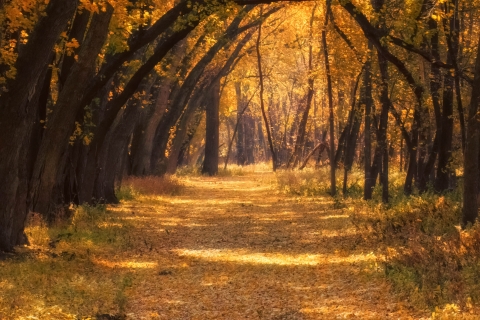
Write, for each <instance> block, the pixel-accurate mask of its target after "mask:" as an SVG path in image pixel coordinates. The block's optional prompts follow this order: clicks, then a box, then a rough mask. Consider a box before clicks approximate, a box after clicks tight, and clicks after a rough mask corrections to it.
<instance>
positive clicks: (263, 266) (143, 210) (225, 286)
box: [116, 173, 419, 319]
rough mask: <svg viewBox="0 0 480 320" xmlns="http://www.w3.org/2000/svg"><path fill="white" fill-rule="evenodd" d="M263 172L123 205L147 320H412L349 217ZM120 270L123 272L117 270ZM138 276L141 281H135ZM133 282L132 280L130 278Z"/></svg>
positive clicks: (134, 306) (137, 311)
mask: <svg viewBox="0 0 480 320" xmlns="http://www.w3.org/2000/svg"><path fill="white" fill-rule="evenodd" d="M273 179H274V176H273V175H272V174H270V173H264V174H262V173H255V174H249V175H247V176H239V177H223V178H222V177H219V178H188V179H185V180H184V183H185V184H186V188H185V190H184V191H183V192H182V193H181V195H179V196H173V197H162V198H160V199H144V200H141V201H136V202H132V203H126V204H125V205H123V206H122V208H121V209H122V210H123V211H125V212H127V213H129V212H130V211H132V213H134V214H132V217H131V219H132V221H135V226H136V227H135V231H134V232H135V236H134V237H133V239H132V241H133V243H134V247H136V248H140V247H141V248H143V249H141V250H140V252H138V251H137V252H136V253H135V254H132V255H131V256H130V257H129V258H128V261H122V258H123V259H124V258H125V256H123V257H118V259H119V260H118V261H117V262H116V263H117V266H119V267H120V268H122V266H123V267H124V268H130V269H131V272H132V273H137V274H139V276H138V277H137V278H138V279H142V280H141V281H140V283H136V284H135V285H134V286H132V287H131V288H130V289H129V292H128V296H129V300H128V304H127V308H126V313H127V315H129V317H131V318H135V319H138V318H145V319H155V318H157V319H343V318H354V319H418V318H419V316H418V315H414V314H413V313H412V312H411V311H409V309H408V308H407V307H406V306H405V305H404V304H403V303H402V302H399V301H398V300H396V299H395V298H394V297H393V296H392V294H391V293H389V291H388V286H387V285H386V284H385V283H384V281H383V280H382V277H381V272H382V271H381V270H380V269H379V268H376V266H375V260H376V258H375V256H374V255H373V254H372V253H371V252H372V251H373V248H371V247H370V248H369V245H368V242H366V241H365V240H364V239H363V237H362V236H361V235H360V234H357V233H356V231H355V228H354V227H353V226H352V225H351V223H350V220H349V217H348V215H347V214H346V212H347V211H342V210H341V209H339V210H335V209H333V203H332V202H331V199H328V198H316V199H310V198H308V199H307V198H295V197H288V196H285V195H283V194H278V193H277V191H276V190H275V189H274V186H273V184H272V181H273ZM123 271H124V270H123ZM140 275H142V276H140ZM137 282H138V281H137Z"/></svg>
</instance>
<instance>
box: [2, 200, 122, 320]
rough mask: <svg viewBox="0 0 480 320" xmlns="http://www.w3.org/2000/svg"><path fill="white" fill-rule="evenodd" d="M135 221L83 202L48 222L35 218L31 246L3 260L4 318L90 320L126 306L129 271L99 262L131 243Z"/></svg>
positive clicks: (30, 230)
mask: <svg viewBox="0 0 480 320" xmlns="http://www.w3.org/2000/svg"><path fill="white" fill-rule="evenodd" d="M129 230H130V225H129V224H128V223H127V222H126V221H125V220H123V219H121V218H119V217H118V216H117V215H116V214H113V213H112V212H110V211H108V210H107V208H106V207H105V206H97V207H90V206H79V207H78V208H75V209H74V213H73V215H72V217H71V219H70V220H69V221H63V222H57V223H56V224H55V225H53V226H49V227H48V226H47V225H46V224H45V223H44V222H43V220H42V219H41V217H40V216H39V215H38V214H31V216H30V217H29V222H28V226H27V228H26V234H27V236H28V239H29V241H30V246H29V247H26V248H19V249H18V250H17V253H16V254H15V255H13V256H9V257H4V259H3V260H1V261H0V292H1V294H0V319H89V318H92V319H93V318H94V317H95V315H97V314H120V313H122V312H123V311H124V309H125V304H126V303H127V298H126V295H125V277H126V275H124V272H117V273H114V272H112V270H111V269H106V268H104V267H102V266H100V265H98V263H97V261H96V257H97V256H98V255H99V254H102V255H103V254H110V255H111V256H113V255H114V253H115V252H116V251H118V250H125V249H127V248H128V247H129Z"/></svg>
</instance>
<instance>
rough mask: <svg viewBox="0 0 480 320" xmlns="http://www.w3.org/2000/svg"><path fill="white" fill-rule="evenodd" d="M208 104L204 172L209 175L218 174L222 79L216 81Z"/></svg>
mask: <svg viewBox="0 0 480 320" xmlns="http://www.w3.org/2000/svg"><path fill="white" fill-rule="evenodd" d="M209 95H210V99H209V103H208V104H207V106H206V109H207V111H206V114H207V116H206V119H207V122H206V136H205V159H204V160H203V168H202V173H203V174H208V175H209V176H215V175H217V174H218V148H219V141H220V132H219V129H220V81H218V80H217V81H216V82H215V83H214V85H213V87H212V88H211V91H210V92H209Z"/></svg>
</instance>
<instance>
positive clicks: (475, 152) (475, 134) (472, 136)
mask: <svg viewBox="0 0 480 320" xmlns="http://www.w3.org/2000/svg"><path fill="white" fill-rule="evenodd" d="M479 103H480V38H479V41H478V46H477V58H476V62H475V77H474V80H473V87H472V96H471V99H470V108H469V112H468V119H467V120H468V121H467V140H466V145H465V157H464V164H463V167H464V173H463V181H464V187H463V211H462V226H463V227H466V226H467V225H468V224H473V223H475V221H476V219H477V217H478V194H479V192H478V190H479V189H478V171H479V165H478V163H479V140H480V139H479V129H480V128H479V121H480V117H479V115H478V105H479Z"/></svg>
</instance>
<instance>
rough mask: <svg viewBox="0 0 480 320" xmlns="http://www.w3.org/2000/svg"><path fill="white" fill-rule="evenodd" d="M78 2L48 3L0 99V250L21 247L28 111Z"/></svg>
mask: <svg viewBox="0 0 480 320" xmlns="http://www.w3.org/2000/svg"><path fill="white" fill-rule="evenodd" d="M76 6H77V1H76V0H68V1H65V0H51V1H50V2H49V4H48V5H47V8H46V11H45V13H46V14H45V16H44V17H42V18H41V19H40V21H39V22H38V23H37V25H36V26H35V28H34V30H33V31H32V32H31V34H30V36H29V41H28V42H27V44H26V45H25V46H24V47H23V49H22V50H21V52H20V53H19V56H18V58H17V61H16V63H15V68H16V69H17V74H16V78H15V79H9V80H7V83H6V85H7V88H8V92H4V93H2V96H1V99H0V157H1V161H0V203H1V204H2V205H1V207H0V250H1V251H11V250H13V247H14V246H15V245H18V244H21V243H23V242H24V241H25V238H24V235H23V230H24V226H25V218H26V215H27V210H28V204H27V194H28V190H27V188H28V178H29V174H28V172H27V167H28V164H27V162H28V159H26V157H27V154H28V147H29V143H30V141H29V139H30V137H31V132H32V125H33V122H34V117H35V113H36V112H37V110H36V109H34V108H35V107H36V106H32V107H30V108H26V105H27V104H28V103H29V100H30V99H31V98H32V97H33V95H34V93H35V91H36V90H39V89H40V88H37V85H38V83H39V81H38V80H39V78H40V76H41V75H42V73H43V71H44V68H45V66H46V65H47V64H48V62H49V59H50V54H51V52H52V50H53V48H54V46H55V43H56V41H57V40H58V38H59V36H60V33H61V32H62V31H64V30H65V29H66V27H67V23H68V21H69V20H70V19H71V18H72V17H73V14H74V12H75V8H76Z"/></svg>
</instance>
